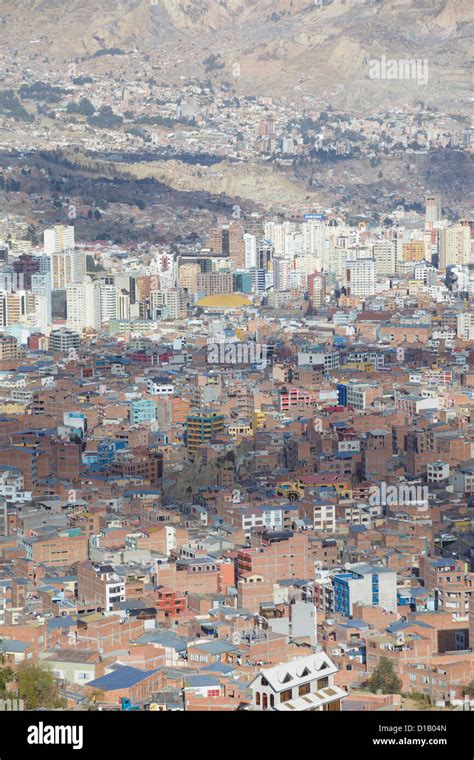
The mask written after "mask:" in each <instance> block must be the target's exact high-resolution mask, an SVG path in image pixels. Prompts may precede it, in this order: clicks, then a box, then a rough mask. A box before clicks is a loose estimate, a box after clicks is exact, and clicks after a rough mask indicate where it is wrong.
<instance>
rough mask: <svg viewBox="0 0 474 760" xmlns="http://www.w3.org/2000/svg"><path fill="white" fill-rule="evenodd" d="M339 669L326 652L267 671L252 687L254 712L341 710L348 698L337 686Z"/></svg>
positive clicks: (259, 674) (262, 673)
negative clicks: (335, 683) (335, 677)
mask: <svg viewBox="0 0 474 760" xmlns="http://www.w3.org/2000/svg"><path fill="white" fill-rule="evenodd" d="M338 670H339V669H338V667H337V665H335V664H334V663H333V661H332V660H331V659H330V658H329V657H328V655H327V654H326V653H325V652H316V653H313V654H310V655H308V656H307V657H298V658H297V659H295V660H291V661H290V662H283V663H281V664H279V665H276V666H274V667H272V668H263V669H262V670H260V671H259V672H258V674H257V675H256V676H255V678H254V679H253V681H251V683H250V689H251V691H252V696H253V699H252V709H253V710H276V711H278V712H293V711H306V710H311V711H332V710H340V709H341V702H342V700H343V699H344V697H345V696H347V694H346V692H345V691H344V689H341V688H340V687H339V686H335V685H334V675H335V674H336V673H337V672H338Z"/></svg>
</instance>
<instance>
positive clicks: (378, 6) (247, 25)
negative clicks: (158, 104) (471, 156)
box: [0, 0, 474, 110]
mask: <svg viewBox="0 0 474 760" xmlns="http://www.w3.org/2000/svg"><path fill="white" fill-rule="evenodd" d="M91 6H92V9H93V10H91ZM0 17H1V20H2V27H1V28H2V38H3V40H4V43H5V44H6V45H7V47H9V48H10V50H12V49H15V48H16V49H20V50H25V48H26V49H27V46H29V48H30V49H31V55H32V56H35V55H44V56H46V55H47V56H48V57H49V59H50V61H51V62H56V63H58V64H64V63H65V62H71V61H77V60H80V61H81V62H83V61H86V60H87V59H88V58H90V57H91V56H93V55H94V53H97V51H100V50H105V49H110V48H114V47H115V48H117V47H118V48H120V49H122V50H123V51H124V52H125V53H127V52H129V51H132V50H134V49H137V48H138V49H139V50H142V51H143V52H144V53H146V54H148V55H150V56H153V55H154V54H155V53H156V52H157V51H159V53H160V55H163V54H164V55H165V57H166V58H167V59H168V60H169V61H170V65H169V66H167V67H166V72H163V76H165V77H166V79H167V80H169V81H171V82H172V81H175V82H179V77H180V76H194V77H196V78H211V79H213V80H216V81H219V80H220V81H222V80H224V81H227V82H229V83H230V85H231V86H232V87H233V88H235V90H236V91H237V92H242V93H245V94H266V95H273V96H275V95H280V94H289V95H291V94H293V95H295V94H297V95H298V96H301V97H304V96H305V95H312V96H316V97H320V98H322V99H324V100H325V101H327V102H330V103H331V102H337V103H338V104H340V105H343V106H347V107H352V108H355V109H358V108H362V107H364V108H365V107H367V102H368V101H369V102H370V103H373V104H374V106H375V105H378V104H384V103H394V102H395V103H400V104H401V105H404V104H407V103H410V102H414V101H415V100H423V101H424V102H429V103H433V104H435V105H440V106H445V107H448V108H451V110H452V109H453V107H454V104H456V106H457V108H458V109H459V110H467V109H468V107H469V105H470V104H471V102H472V99H471V93H470V85H471V76H470V59H471V57H472V56H471V53H470V50H471V40H472V30H473V26H474V3H472V2H471V0H435V2H433V0H389V1H387V2H385V1H383V2H382V1H380V0H379V1H378V2H377V1H374V0H332V1H331V0H321V2H319V0H316V2H315V1H314V0H220V2H216V0H116V2H114V3H110V2H108V1H107V0H93V2H92V3H90V2H86V1H85V0H68V1H67V3H64V2H63V1H62V0H3V1H2V2H0ZM209 55H212V56H216V59H217V61H218V65H217V66H215V67H213V68H211V69H209V66H206V64H205V63H204V61H205V60H206V59H207V58H208V57H209ZM382 55H385V56H386V57H387V58H395V59H399V58H401V59H420V60H423V61H424V60H426V61H427V64H428V73H429V76H428V82H427V83H426V84H419V83H418V82H417V81H416V79H410V80H403V81H387V80H385V81H384V80H371V79H370V78H369V77H368V65H369V61H370V60H371V59H374V58H380V57H381V56H382ZM108 59H109V57H108V56H104V57H101V58H100V59H97V61H100V62H101V64H102V65H103V64H104V62H105V61H106V60H108ZM236 72H238V76H235V74H236ZM335 83H337V84H335Z"/></svg>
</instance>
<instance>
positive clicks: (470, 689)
mask: <svg viewBox="0 0 474 760" xmlns="http://www.w3.org/2000/svg"><path fill="white" fill-rule="evenodd" d="M463 694H464V695H465V696H467V697H474V681H471V683H470V684H469V686H465V687H464V689H463Z"/></svg>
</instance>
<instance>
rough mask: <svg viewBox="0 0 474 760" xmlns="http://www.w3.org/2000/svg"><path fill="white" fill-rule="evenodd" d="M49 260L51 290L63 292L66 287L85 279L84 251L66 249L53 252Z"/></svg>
mask: <svg viewBox="0 0 474 760" xmlns="http://www.w3.org/2000/svg"><path fill="white" fill-rule="evenodd" d="M50 258H51V285H52V289H53V290H65V289H66V288H67V286H68V285H74V284H76V283H82V282H84V280H85V278H86V254H85V251H75V250H74V249H73V248H68V249H66V250H64V251H54V252H53V253H51V254H50Z"/></svg>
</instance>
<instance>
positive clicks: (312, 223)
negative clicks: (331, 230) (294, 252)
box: [302, 214, 327, 271]
mask: <svg viewBox="0 0 474 760" xmlns="http://www.w3.org/2000/svg"><path fill="white" fill-rule="evenodd" d="M326 233H327V225H326V220H325V219H324V217H323V216H322V215H321V214H306V216H305V222H304V223H303V225H302V253H303V255H308V256H311V257H312V258H313V259H314V260H315V271H321V269H322V261H323V257H324V252H325V250H326Z"/></svg>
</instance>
